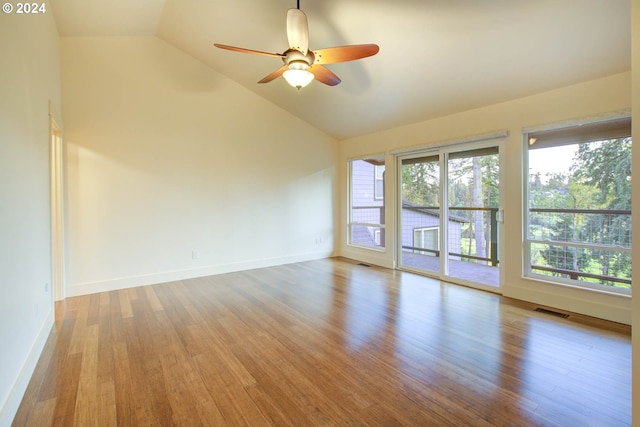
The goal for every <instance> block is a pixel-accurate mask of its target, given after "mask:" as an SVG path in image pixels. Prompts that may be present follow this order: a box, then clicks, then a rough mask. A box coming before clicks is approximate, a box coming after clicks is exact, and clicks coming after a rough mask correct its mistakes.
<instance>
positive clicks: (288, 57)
mask: <svg viewBox="0 0 640 427" xmlns="http://www.w3.org/2000/svg"><path fill="white" fill-rule="evenodd" d="M315 60H316V56H315V55H314V53H313V51H311V50H310V51H308V52H307V54H306V55H304V54H303V53H302V52H300V51H299V50H297V49H288V50H287V51H285V52H284V56H283V57H282V62H284V63H285V64H287V65H289V66H290V65H291V64H293V63H301V62H302V63H305V64H307V66H311V64H313V63H314V62H315Z"/></svg>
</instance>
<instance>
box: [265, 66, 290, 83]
mask: <svg viewBox="0 0 640 427" xmlns="http://www.w3.org/2000/svg"><path fill="white" fill-rule="evenodd" d="M288 69H289V66H288V65H283V66H282V67H280V68H278V69H277V70H275V71H274V72H273V73H271V74H269V75H268V76H266V77H264V78H263V79H262V80H260V81H259V82H258V83H269V82H270V81H272V80H275V79H277V78H278V77H280V76H281V75H282V73H284V72H285V71H287V70H288Z"/></svg>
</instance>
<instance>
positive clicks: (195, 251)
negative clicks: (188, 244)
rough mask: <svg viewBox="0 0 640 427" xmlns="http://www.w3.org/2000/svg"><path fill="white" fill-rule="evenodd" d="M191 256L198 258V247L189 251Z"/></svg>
mask: <svg viewBox="0 0 640 427" xmlns="http://www.w3.org/2000/svg"><path fill="white" fill-rule="evenodd" d="M191 258H193V259H200V250H199V249H194V250H192V251H191Z"/></svg>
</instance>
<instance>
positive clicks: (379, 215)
mask: <svg viewBox="0 0 640 427" xmlns="http://www.w3.org/2000/svg"><path fill="white" fill-rule="evenodd" d="M384 171H385V165H384V156H382V155H380V156H375V157H371V158H365V159H358V160H352V161H350V162H349V183H350V184H349V225H348V227H349V244H350V245H354V246H360V247H365V248H372V249H382V248H384V246H385V234H384V227H385V225H384V222H385V221H384Z"/></svg>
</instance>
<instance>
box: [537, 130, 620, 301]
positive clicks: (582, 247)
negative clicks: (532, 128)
mask: <svg viewBox="0 0 640 427" xmlns="http://www.w3.org/2000/svg"><path fill="white" fill-rule="evenodd" d="M616 123H619V121H617V122H616ZM588 130H589V132H588V134H587V133H585V130H584V129H581V128H580V127H575V128H569V129H568V130H556V131H554V132H545V133H539V134H529V135H528V141H529V150H528V160H529V182H528V194H527V198H528V210H529V214H528V218H529V223H528V224H527V230H528V232H527V237H528V239H527V244H528V248H529V254H530V257H529V267H530V268H529V274H535V275H543V276H547V277H549V278H554V277H555V278H561V279H562V281H567V280H568V281H571V282H575V283H578V284H584V285H585V286H589V287H593V286H594V285H595V287H601V288H607V289H610V290H617V289H630V288H631V262H630V253H631V138H630V137H629V136H627V137H619V134H620V126H618V125H616V126H613V125H607V124H600V125H599V126H596V125H589V128H588ZM608 130H610V131H611V132H613V131H614V130H615V134H614V133H612V134H611V135H612V136H611V138H610V139H599V140H595V141H594V140H593V135H598V136H599V137H602V136H603V135H605V136H606V132H607V131H608ZM573 131H575V141H574V142H573V143H572V142H571V135H572V132H573ZM539 142H542V143H541V144H538V143H539Z"/></svg>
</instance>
